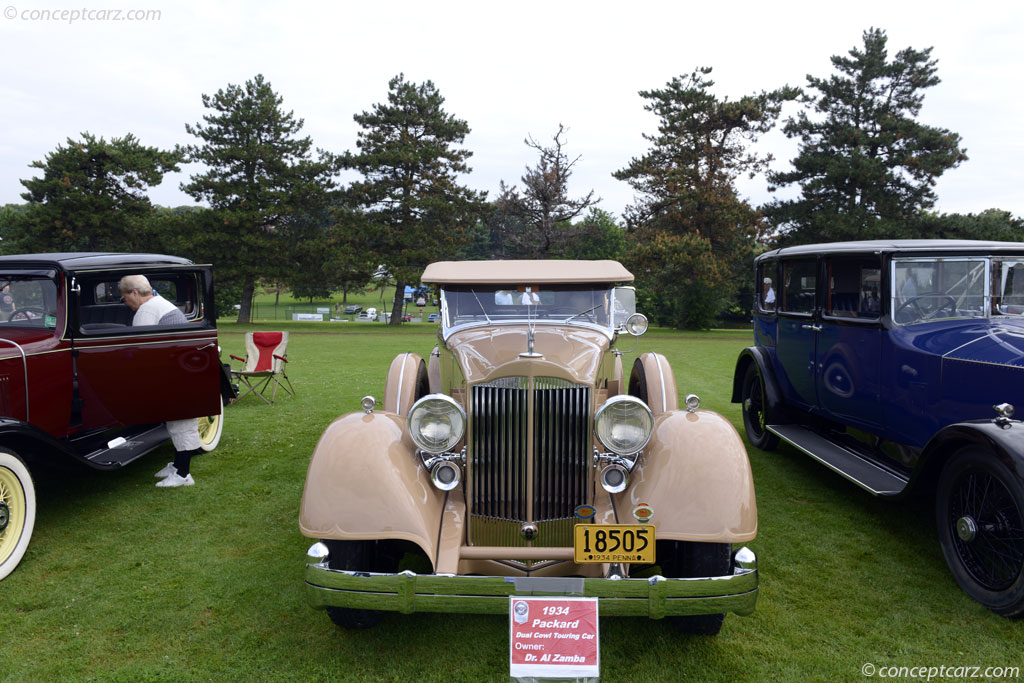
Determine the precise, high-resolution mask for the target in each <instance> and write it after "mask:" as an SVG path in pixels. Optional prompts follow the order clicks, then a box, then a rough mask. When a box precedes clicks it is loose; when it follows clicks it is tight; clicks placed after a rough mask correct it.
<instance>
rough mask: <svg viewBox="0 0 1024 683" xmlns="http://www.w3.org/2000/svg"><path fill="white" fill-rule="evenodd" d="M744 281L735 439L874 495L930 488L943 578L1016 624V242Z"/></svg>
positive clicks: (794, 269)
mask: <svg viewBox="0 0 1024 683" xmlns="http://www.w3.org/2000/svg"><path fill="white" fill-rule="evenodd" d="M755 279H756V284H757V287H756V291H757V292H758V295H757V296H756V301H755V305H754V345H753V346H751V347H749V348H747V349H745V350H744V351H743V352H742V353H741V354H740V357H739V360H738V361H737V365H736V372H735V376H734V384H733V401H735V402H739V403H741V404H742V406H743V419H744V426H745V428H746V432H747V436H748V438H749V439H750V442H751V443H752V444H753V445H754V446H757V447H759V448H763V449H765V450H770V449H772V448H774V447H775V446H776V445H777V444H778V443H779V441H780V440H781V441H784V442H788V443H789V444H791V445H793V446H795V447H796V448H797V449H799V450H800V451H802V452H804V453H806V454H808V455H810V456H811V457H813V458H815V459H816V460H818V461H820V462H822V463H823V464H825V465H826V466H828V467H829V468H831V469H833V470H834V471H836V472H837V473H839V474H841V475H843V476H845V477H846V478H847V479H849V480H851V481H852V482H854V483H856V484H857V485H859V486H861V487H862V488H864V489H866V490H868V491H870V492H871V493H873V494H875V495H879V496H886V497H897V496H900V495H902V494H904V493H906V492H908V491H910V490H913V489H927V490H928V491H933V492H934V493H935V498H936V517H937V522H938V530H939V538H940V542H941V543H942V546H943V552H944V554H945V556H946V559H947V561H948V563H949V565H950V569H951V570H952V572H953V575H954V577H955V578H956V579H957V582H958V583H959V584H960V586H961V587H962V588H963V589H964V590H965V592H967V593H968V594H969V595H971V597H973V598H975V599H976V600H978V601H979V602H981V603H982V604H984V605H985V606H987V607H989V608H990V609H992V610H994V611H996V612H997V613H1000V614H1004V615H1006V616H1019V615H1021V614H1024V522H1022V520H1024V423H1021V422H1019V421H1017V420H1014V419H1012V415H1013V406H1014V405H1016V406H1021V405H1022V404H1024V243H1007V242H978V241H950V240H906V241H873V242H844V243H835V244H819V245H806V246H800V247H790V248H784V249H778V250H775V251H771V252H768V253H766V254H763V255H761V256H760V257H758V258H757V259H756V261H755Z"/></svg>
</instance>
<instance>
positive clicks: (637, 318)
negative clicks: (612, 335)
mask: <svg viewBox="0 0 1024 683" xmlns="http://www.w3.org/2000/svg"><path fill="white" fill-rule="evenodd" d="M646 331H647V316H645V315H644V314H643V313H634V314H633V315H631V316H629V317H628V318H626V332H628V333H629V334H631V335H633V336H634V337H639V336H640V335H642V334H643V333H644V332H646Z"/></svg>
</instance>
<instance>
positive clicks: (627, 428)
mask: <svg viewBox="0 0 1024 683" xmlns="http://www.w3.org/2000/svg"><path fill="white" fill-rule="evenodd" d="M594 429H595V430H596V431H597V438H598V439H600V440H601V443H602V444H604V447H605V448H607V449H608V450H610V451H611V452H612V453H615V454H616V455H632V454H633V453H636V452H638V451H640V449H642V448H643V447H644V446H646V445H647V442H648V441H649V440H650V438H651V433H652V432H653V431H654V414H653V413H651V409H650V408H648V407H647V405H646V404H645V403H644V402H643V401H641V400H640V399H638V398H636V397H635V396H626V395H620V396H612V397H611V398H610V399H608V400H607V401H605V403H604V405H603V406H601V407H600V408H598V409H597V415H595V416H594Z"/></svg>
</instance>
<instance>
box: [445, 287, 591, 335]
mask: <svg viewBox="0 0 1024 683" xmlns="http://www.w3.org/2000/svg"><path fill="white" fill-rule="evenodd" d="M610 294H611V289H610V288H608V287H600V288H595V287H594V285H584V286H571V285H506V286H493V285H491V286H480V285H467V286H449V287H445V289H444V290H443V292H442V295H443V300H444V304H445V313H446V324H447V325H448V326H449V327H454V326H456V325H463V324H467V323H479V322H483V323H487V322H492V323H493V322H511V321H537V322H545V321H548V322H579V323H590V324H594V325H599V326H601V327H608V326H609V325H610V323H609V319H608V313H609V305H610V301H611V296H610Z"/></svg>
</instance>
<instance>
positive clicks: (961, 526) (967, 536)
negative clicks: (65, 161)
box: [956, 516, 978, 543]
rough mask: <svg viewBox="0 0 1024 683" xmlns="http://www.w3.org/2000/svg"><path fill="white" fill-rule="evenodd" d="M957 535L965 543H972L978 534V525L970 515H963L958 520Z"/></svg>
mask: <svg viewBox="0 0 1024 683" xmlns="http://www.w3.org/2000/svg"><path fill="white" fill-rule="evenodd" d="M956 535H957V536H959V537H960V540H961V541H963V542H964V543H970V542H971V541H973V540H974V537H975V536H977V535H978V525H977V524H975V523H974V520H973V519H972V518H971V517H970V516H965V517H961V518H960V519H958V520H957V521H956Z"/></svg>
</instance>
